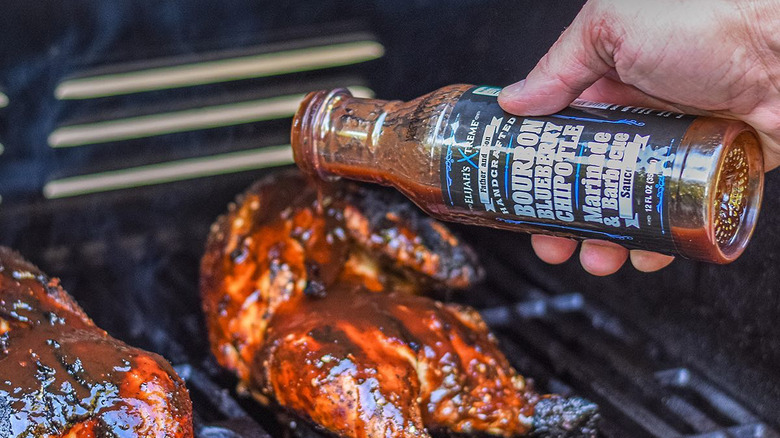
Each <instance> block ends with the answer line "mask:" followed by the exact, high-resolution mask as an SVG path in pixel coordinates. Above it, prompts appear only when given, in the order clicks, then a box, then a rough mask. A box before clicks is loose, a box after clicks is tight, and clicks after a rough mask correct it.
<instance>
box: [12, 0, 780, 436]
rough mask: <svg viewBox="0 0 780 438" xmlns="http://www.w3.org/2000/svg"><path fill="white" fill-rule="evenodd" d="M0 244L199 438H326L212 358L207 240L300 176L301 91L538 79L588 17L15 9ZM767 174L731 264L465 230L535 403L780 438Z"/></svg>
mask: <svg viewBox="0 0 780 438" xmlns="http://www.w3.org/2000/svg"><path fill="white" fill-rule="evenodd" d="M6 3H7V4H6V5H5V11H4V12H5V13H4V14H3V15H2V17H0V24H2V28H3V29H4V37H3V42H2V43H0V59H1V60H2V62H0V107H1V108H0V144H1V146H0V196H2V198H1V201H0V243H2V244H4V245H8V246H11V247H14V248H15V249H18V250H19V251H20V252H21V253H22V254H24V255H25V256H26V257H27V258H29V259H30V260H31V261H33V262H35V263H36V264H38V265H39V266H40V267H41V268H42V269H43V270H44V271H46V272H48V273H50V274H51V275H54V276H58V277H61V279H62V282H63V284H64V286H65V288H66V289H67V290H68V291H70V292H71V293H72V294H73V295H74V296H75V298H76V299H77V300H78V302H79V303H80V304H81V305H82V306H83V307H84V309H85V310H86V311H87V313H88V314H89V315H90V316H91V317H92V318H93V319H94V320H95V322H96V323H97V324H98V325H99V326H100V327H102V328H105V329H106V330H107V331H108V332H109V333H110V334H111V335H113V336H115V337H117V338H119V339H122V340H124V341H126V342H128V343H130V344H133V345H135V346H139V347H142V348H146V349H149V350H152V351H155V352H158V353H160V354H162V355H164V356H165V357H166V358H167V359H168V360H170V361H171V362H172V363H173V364H174V365H176V368H177V370H178V372H179V374H180V375H181V376H182V377H183V378H184V379H185V380H186V381H187V384H188V387H189V389H190V393H191V395H192V399H193V403H194V409H195V426H196V432H197V436H198V437H201V438H205V437H234V438H265V437H283V436H284V437H286V436H301V437H314V436H320V435H318V433H317V432H316V431H315V430H314V429H311V428H310V427H309V426H308V425H306V424H305V423H302V422H301V421H299V420H297V419H295V418H279V417H277V416H276V414H275V413H273V412H271V411H270V410H268V409H266V408H263V407H261V406H260V405H259V404H257V403H256V402H254V401H253V400H252V399H251V398H248V397H244V396H241V395H240V394H237V393H236V390H235V384H236V381H235V379H234V378H233V377H231V376H230V375H229V374H228V373H226V372H224V371H222V370H221V369H220V368H219V366H218V365H217V364H216V362H215V361H214V360H213V359H212V358H211V356H210V353H209V350H208V342H207V337H206V332H205V327H204V321H203V317H202V316H201V313H200V303H199V297H198V285H197V278H198V275H197V270H198V263H199V258H200V256H201V254H202V252H203V245H204V241H205V237H206V235H207V232H208V229H209V226H210V224H211V223H212V222H213V221H214V219H215V218H216V217H217V215H219V214H221V213H222V212H223V211H224V210H225V206H226V204H227V203H228V202H229V201H231V200H232V199H233V198H234V197H235V196H236V195H237V194H238V193H240V192H241V191H243V190H244V188H245V187H247V186H248V185H249V184H250V183H251V182H252V181H253V180H255V179H257V178H259V177H261V176H262V175H264V174H266V173H267V172H271V171H273V170H274V169H275V168H278V167H284V166H289V165H290V164H291V163H292V155H291V152H290V149H289V145H288V143H289V123H290V117H291V115H292V113H293V112H294V110H295V108H296V106H297V102H298V99H299V98H300V97H301V96H302V94H303V93H305V92H306V91H310V90H313V89H321V88H334V87H339V86H347V87H350V88H351V89H352V91H353V92H354V93H356V94H358V95H364V96H372V95H376V96H377V97H380V98H400V99H409V98H413V97H415V96H419V95H422V94H424V93H425V92H428V91H430V90H434V89H436V88H438V87H440V86H443V85H446V84H449V83H455V82H464V83H486V84H494V85H504V84H507V83H509V82H511V81H514V80H516V79H518V78H521V77H523V76H524V75H525V74H526V73H527V72H528V71H529V70H530V68H531V67H532V66H533V64H534V63H535V61H536V60H537V59H538V58H539V57H540V56H541V55H542V54H543V53H544V51H545V50H546V48H547V47H549V45H550V44H552V42H553V41H554V40H555V38H556V37H557V35H558V34H559V33H560V31H561V30H562V29H563V28H564V27H565V26H566V25H567V24H568V23H569V22H570V21H571V19H572V18H573V17H574V15H575V14H576V12H577V10H578V9H579V7H580V6H581V5H582V3H581V2H566V3H559V2H534V1H530V0H529V1H504V0H459V1H454V2H447V3H446V4H445V3H442V2H435V1H431V0H416V1H411V0H410V1H407V2H393V1H389V0H374V1H371V2H343V1H334V0H318V1H304V0H294V1H289V2H270V1H264V2H250V1H245V0H238V1H234V2H207V1H203V0H168V1H164V2H152V1H147V0H136V1H133V2H124V1H120V0H79V1H71V2H55V1H52V0H40V1H37V2H33V3H30V2H25V1H18V0H13V1H9V2H6ZM778 178H779V177H778V176H777V174H774V173H773V174H770V175H769V176H768V180H767V184H766V185H767V193H766V196H765V205H764V208H763V213H762V217H761V218H760V220H759V224H758V228H757V230H756V233H755V239H754V242H753V243H752V244H751V246H750V247H749V248H748V250H747V251H746V253H745V254H744V255H743V256H742V258H741V259H739V260H738V261H737V262H735V263H733V264H732V265H728V266H710V265H704V264H697V263H694V262H690V261H686V260H677V261H676V262H674V263H673V265H672V266H671V267H669V268H667V269H665V270H663V271H661V272H659V273H654V274H640V273H638V272H636V271H632V269H630V268H624V269H622V270H621V271H620V272H619V273H618V274H616V275H613V276H611V277H608V278H593V277H589V276H588V275H586V274H585V273H584V271H583V270H582V269H581V268H580V267H579V266H578V265H577V263H576V262H569V263H567V264H565V265H563V266H556V267H553V266H547V265H545V264H544V263H542V262H540V261H538V260H537V259H535V257H534V256H533V254H532V253H531V250H530V243H529V241H528V238H527V236H524V235H519V234H511V233H508V232H503V231H496V230H487V229H476V228H471V227H455V228H456V230H457V231H458V232H459V233H460V234H461V235H462V236H463V237H464V239H465V240H467V241H469V242H471V243H472V244H473V245H474V246H475V248H476V249H477V251H478V252H479V253H480V255H481V259H482V261H483V263H484V265H485V267H486V269H487V272H488V275H487V280H486V281H485V282H484V283H482V284H481V285H479V286H478V287H476V288H474V289H472V290H469V291H466V292H459V293H457V294H451V295H449V296H447V297H445V298H446V299H451V300H455V301H458V302H463V303H466V304H470V305H473V306H475V307H476V308H477V309H479V310H480V312H481V314H482V315H483V317H484V318H485V320H486V322H487V323H488V324H489V325H490V326H491V327H492V329H493V331H494V332H495V333H496V334H497V336H498V338H499V341H500V343H501V345H502V350H503V351H504V352H505V353H506V354H507V356H508V358H509V359H510V361H511V362H512V363H513V365H514V366H515V367H516V368H517V369H518V370H519V371H520V372H521V373H522V374H524V375H526V376H530V377H532V378H533V379H534V381H535V384H536V386H537V387H538V388H539V389H541V390H543V391H550V392H557V393H561V394H564V395H571V394H578V395H582V396H584V397H587V398H589V399H590V400H593V401H595V402H596V403H598V404H599V405H600V406H601V410H602V413H603V422H602V432H601V433H602V435H603V436H604V437H609V438H614V437H636V438H642V437H658V438H661V437H662V438H670V437H688V438H692V437H697V438H721V437H724V438H725V437H734V438H748V437H750V438H775V437H780V368H778V364H780V330H778V329H777V328H776V321H778V320H780V290H778V289H779V287H778V284H780V283H779V282H778V280H780V271H778V270H777V269H776V266H778V262H780V251H778V249H777V248H778V247H780V233H778V230H780V223H778V220H777V219H775V216H776V215H777V214H778V213H780V205H778V203H779V202H778V199H780V196H778V190H777V189H776V187H777V183H778V181H777V180H778Z"/></svg>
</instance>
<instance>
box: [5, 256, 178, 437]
mask: <svg viewBox="0 0 780 438" xmlns="http://www.w3.org/2000/svg"><path fill="white" fill-rule="evenodd" d="M191 414H192V406H191V404H190V399H189V394H188V393H187V390H186V388H185V387H184V382H183V381H182V380H181V379H180V378H179V376H177V375H176V372H175V371H174V370H173V368H172V367H171V365H170V364H169V363H168V362H166V361H165V359H163V358H162V357H160V356H158V355H156V354H153V353H149V352H146V351H143V350H139V349H137V348H133V347H130V346H128V345H126V344H124V343H122V342H120V341H118V340H116V339H114V338H112V337H110V336H109V335H108V334H106V332H104V331H103V330H101V329H99V328H98V327H96V326H95V324H94V323H93V322H92V321H91V320H90V319H89V318H88V317H87V315H86V314H84V312H83V311H82V310H81V308H79V306H78V305H77V304H76V302H75V301H74V300H73V298H71V297H70V295H68V293H67V292H65V290H63V289H62V287H61V286H60V285H59V281H58V280H57V279H56V278H48V277H47V276H46V275H45V274H43V273H42V272H41V271H40V270H39V269H38V268H36V267H35V266H33V265H32V264H30V263H28V262H27V261H25V260H23V259H22V257H21V256H20V255H18V254H17V253H15V252H13V251H11V250H9V249H8V248H3V247H0V436H2V437H47V438H54V437H67V438H99V437H114V438H125V437H141V438H163V437H165V438H187V437H192V436H193V430H192V420H191Z"/></svg>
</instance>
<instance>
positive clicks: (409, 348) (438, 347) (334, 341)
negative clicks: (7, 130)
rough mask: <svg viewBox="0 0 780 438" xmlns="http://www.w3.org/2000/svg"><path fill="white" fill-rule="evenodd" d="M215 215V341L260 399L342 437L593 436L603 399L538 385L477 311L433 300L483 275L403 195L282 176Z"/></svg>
mask: <svg viewBox="0 0 780 438" xmlns="http://www.w3.org/2000/svg"><path fill="white" fill-rule="evenodd" d="M229 210H230V211H229V213H228V214H227V215H225V216H223V217H221V218H220V219H219V220H218V221H217V222H216V223H215V224H214V226H213V227H212V231H211V235H210V237H209V240H208V243H207V248H206V253H205V255H204V258H203V261H202V264H201V293H202V297H203V303H204V310H205V312H206V318H207V322H208V326H209V334H210V341H211V345H212V350H213V352H214V354H215V355H216V357H217V359H218V361H219V362H220V363H221V364H222V365H223V366H224V367H226V368H228V369H230V370H232V371H233V372H235V373H236V374H237V375H238V377H239V379H240V381H241V384H242V385H244V386H245V387H246V388H248V389H249V390H250V391H252V393H253V394H254V395H255V396H256V397H257V398H258V399H260V400H261V401H263V402H266V403H274V404H276V405H278V406H280V407H282V408H284V409H287V410H289V411H292V412H293V413H295V414H296V415H299V416H301V417H303V418H305V419H307V420H309V421H311V422H312V423H314V424H316V425H318V426H319V427H321V428H323V429H325V430H327V431H329V432H332V433H336V434H338V435H340V436H344V437H355V438H358V437H427V436H429V432H430V431H433V430H437V429H442V430H449V431H454V432H458V433H468V432H480V433H489V434H495V435H502V436H510V435H524V434H530V433H547V436H554V437H565V436H566V437H575V436H583V437H585V436H594V435H595V424H596V421H597V418H598V414H597V410H596V407H595V405H593V404H592V403H589V402H587V401H585V400H583V399H578V398H573V399H565V398H562V397H558V396H542V395H539V394H537V393H535V392H534V391H533V390H532V388H530V385H529V384H528V383H527V382H526V380H525V379H524V378H523V377H522V376H520V375H519V374H518V373H517V372H516V371H515V370H514V369H513V368H512V367H511V366H510V364H509V362H508V361H507V359H506V358H505V357H504V355H503V354H502V353H501V352H500V350H499V349H498V346H497V343H496V341H495V339H494V338H493V336H492V335H491V334H490V333H489V331H488V329H487V326H486V325H485V323H484V322H483V321H482V319H481V318H480V316H479V315H478V314H477V312H476V311H475V310H473V309H471V308H469V307H465V306H458V305H454V304H444V303H442V302H439V301H435V300H433V299H430V298H427V297H424V296H421V295H420V293H422V292H425V291H427V290H430V289H431V288H462V287H467V286H469V285H470V284H472V283H473V282H474V281H475V280H477V279H478V278H479V277H480V276H481V275H482V271H481V269H480V268H479V267H478V265H477V263H476V257H475V256H474V253H473V252H472V251H471V249H469V247H468V246H466V245H464V244H462V243H461V242H459V240H458V239H457V238H456V237H455V236H454V235H453V234H452V233H450V231H449V230H448V229H447V228H446V227H445V226H444V225H442V224H440V223H438V222H436V221H434V220H433V219H430V218H428V217H426V216H423V215H421V214H420V213H418V211H417V210H416V209H415V208H414V207H413V206H410V205H409V204H408V203H407V202H405V201H402V200H401V199H400V197H397V196H395V195H393V194H391V192H385V191H377V190H369V189H366V188H363V187H361V186H357V185H353V184H347V183H339V184H329V185H327V186H324V187H322V188H321V190H320V192H319V194H318V190H317V188H316V187H315V186H314V185H313V184H312V183H309V182H307V181H306V180H305V179H304V178H303V177H301V176H300V175H298V174H291V173H286V174H281V175H277V176H274V177H271V178H268V179H266V180H264V181H261V182H259V183H257V184H256V185H254V186H253V187H252V188H250V189H249V190H248V191H247V192H246V193H245V194H244V195H243V196H242V197H241V198H240V199H239V200H238V202H237V203H236V204H232V205H231V206H230V209H229Z"/></svg>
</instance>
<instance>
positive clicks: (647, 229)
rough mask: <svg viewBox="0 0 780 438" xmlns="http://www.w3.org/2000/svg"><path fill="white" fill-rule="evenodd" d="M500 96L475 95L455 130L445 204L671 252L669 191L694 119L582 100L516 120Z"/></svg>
mask: <svg viewBox="0 0 780 438" xmlns="http://www.w3.org/2000/svg"><path fill="white" fill-rule="evenodd" d="M499 91H500V88H495V87H474V88H472V89H471V90H469V91H467V92H466V93H464V94H463V96H461V98H460V100H459V101H458V102H457V104H456V105H455V108H454V109H453V112H452V114H451V115H450V117H449V120H448V128H447V130H446V132H445V137H444V139H445V143H444V147H445V148H446V151H445V153H443V154H442V163H441V175H442V194H443V197H444V203H445V204H446V205H449V206H451V207H453V208H458V209H468V210H474V211H478V212H480V213H481V214H483V215H485V214H487V215H489V216H493V217H494V218H495V220H496V221H499V222H503V223H506V224H516V225H518V226H520V227H522V228H528V227H533V228H536V229H538V230H547V231H548V232H553V233H558V234H564V235H576V236H580V237H585V238H596V239H606V240H612V241H615V242H618V243H620V244H622V245H624V246H628V247H635V248H652V249H653V250H655V251H661V252H673V251H674V243H673V241H672V237H671V234H670V232H669V220H668V210H669V209H668V205H667V202H668V200H669V195H668V186H669V184H668V183H669V178H670V177H671V172H672V164H673V163H674V159H675V156H676V154H677V147H678V145H679V142H680V139H681V138H682V136H683V135H684V134H685V131H686V130H687V129H688V127H689V125H690V123H691V122H692V121H693V117H691V116H685V115H682V114H678V113H673V112H669V111H658V110H651V109H647V108H638V107H630V106H619V105H610V104H602V103H593V102H587V101H582V100H578V101H576V102H575V103H574V104H572V107H570V108H567V109H565V110H563V111H561V112H560V113H557V114H554V115H551V116H545V117H520V116H513V115H511V114H509V113H506V112H504V111H502V110H501V108H500V107H499V106H498V103H497V101H496V97H497V96H498V92H499Z"/></svg>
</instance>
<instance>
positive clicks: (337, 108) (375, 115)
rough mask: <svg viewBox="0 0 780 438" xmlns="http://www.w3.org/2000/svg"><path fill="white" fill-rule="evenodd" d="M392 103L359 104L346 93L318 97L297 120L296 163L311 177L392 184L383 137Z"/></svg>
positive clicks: (310, 96) (308, 98)
mask: <svg viewBox="0 0 780 438" xmlns="http://www.w3.org/2000/svg"><path fill="white" fill-rule="evenodd" d="M385 104H387V101H383V100H374V99H362V98H355V97H353V96H352V94H351V93H350V92H349V91H348V90H345V89H335V90H332V91H315V92H312V93H309V94H308V95H307V96H306V97H305V98H304V100H303V101H302V103H301V105H300V107H299V109H298V112H297V113H296V114H295V117H294V119H293V127H292V134H291V142H292V148H293V154H294V156H295V162H296V163H297V164H298V166H299V167H300V168H301V169H302V170H303V171H304V172H305V173H307V174H309V175H311V176H314V177H317V178H320V179H323V180H334V179H338V178H339V177H344V178H349V179H355V180H359V181H365V182H374V183H380V184H386V183H387V181H385V178H384V177H383V175H384V174H385V169H382V168H381V167H382V165H383V164H384V163H383V161H382V159H381V156H380V152H381V150H380V149H381V147H380V142H379V136H380V134H381V132H382V125H383V123H384V120H385V116H386V114H387V113H386V112H385V108H384V106H385Z"/></svg>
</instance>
